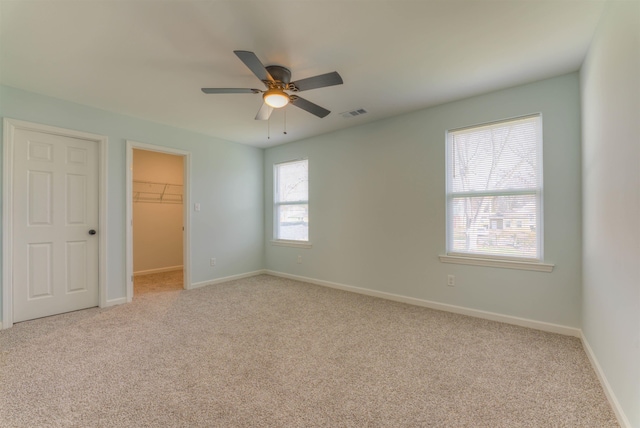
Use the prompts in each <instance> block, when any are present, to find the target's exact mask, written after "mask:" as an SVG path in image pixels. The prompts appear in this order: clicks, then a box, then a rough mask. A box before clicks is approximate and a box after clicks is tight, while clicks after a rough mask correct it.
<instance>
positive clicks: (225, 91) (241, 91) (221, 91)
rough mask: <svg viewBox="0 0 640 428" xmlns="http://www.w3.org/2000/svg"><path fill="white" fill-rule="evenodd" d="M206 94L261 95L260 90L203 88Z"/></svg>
mask: <svg viewBox="0 0 640 428" xmlns="http://www.w3.org/2000/svg"><path fill="white" fill-rule="evenodd" d="M202 92H204V93H205V94H259V93H260V92H262V91H261V90H260V89H249V88H202Z"/></svg>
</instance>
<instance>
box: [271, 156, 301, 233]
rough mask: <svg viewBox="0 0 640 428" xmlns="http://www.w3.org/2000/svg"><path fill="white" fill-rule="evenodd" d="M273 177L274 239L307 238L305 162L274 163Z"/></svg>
mask: <svg viewBox="0 0 640 428" xmlns="http://www.w3.org/2000/svg"><path fill="white" fill-rule="evenodd" d="M274 178H275V187H274V189H275V192H274V193H275V203H274V210H275V213H274V214H275V225H274V226H275V227H274V228H275V231H274V232H275V233H274V238H275V239H279V240H285V241H309V161H308V160H307V159H303V160H297V161H291V162H284V163H279V164H276V165H274Z"/></svg>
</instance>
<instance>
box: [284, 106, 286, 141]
mask: <svg viewBox="0 0 640 428" xmlns="http://www.w3.org/2000/svg"><path fill="white" fill-rule="evenodd" d="M284 135H287V110H286V109H285V110H284Z"/></svg>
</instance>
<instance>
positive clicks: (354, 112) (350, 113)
mask: <svg viewBox="0 0 640 428" xmlns="http://www.w3.org/2000/svg"><path fill="white" fill-rule="evenodd" d="M366 113H367V111H366V110H365V109H363V108H358V109H355V110H351V111H343V112H342V113H340V116H342V117H344V118H345V119H347V118H350V117H356V116H361V115H363V114H366Z"/></svg>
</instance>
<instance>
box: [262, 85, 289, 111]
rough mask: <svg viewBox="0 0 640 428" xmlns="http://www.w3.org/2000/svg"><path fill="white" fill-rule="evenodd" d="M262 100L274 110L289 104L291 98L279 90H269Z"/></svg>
mask: <svg viewBox="0 0 640 428" xmlns="http://www.w3.org/2000/svg"><path fill="white" fill-rule="evenodd" d="M262 98H263V99H264V102H265V103H266V104H267V105H268V106H269V107H273V108H282V107H284V106H286V105H287V104H289V96H288V95H287V94H285V93H284V92H283V91H280V90H277V89H269V90H268V91H267V92H265V93H264V95H263V96H262Z"/></svg>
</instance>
